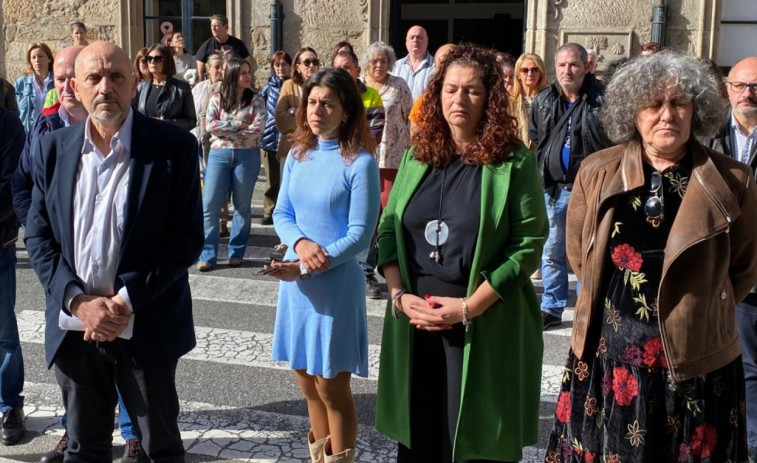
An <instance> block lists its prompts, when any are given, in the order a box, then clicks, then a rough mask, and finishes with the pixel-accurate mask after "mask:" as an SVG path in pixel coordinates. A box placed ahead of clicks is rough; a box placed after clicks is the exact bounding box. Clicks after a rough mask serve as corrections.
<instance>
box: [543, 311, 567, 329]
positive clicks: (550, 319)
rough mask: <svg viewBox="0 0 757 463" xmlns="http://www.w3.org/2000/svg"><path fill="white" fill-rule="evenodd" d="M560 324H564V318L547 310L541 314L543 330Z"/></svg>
mask: <svg viewBox="0 0 757 463" xmlns="http://www.w3.org/2000/svg"><path fill="white" fill-rule="evenodd" d="M560 325H562V318H560V317H557V316H555V315H551V314H548V313H547V312H542V314H541V327H542V330H547V329H549V328H552V327H555V326H560Z"/></svg>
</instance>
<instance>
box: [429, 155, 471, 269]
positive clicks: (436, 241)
mask: <svg viewBox="0 0 757 463" xmlns="http://www.w3.org/2000/svg"><path fill="white" fill-rule="evenodd" d="M448 167H449V166H447V167H445V168H444V170H442V187H441V189H440V190H439V218H438V219H436V220H430V221H429V222H428V223H427V224H426V229H425V231H424V237H425V238H426V242H427V243H428V244H430V245H432V246H434V250H433V251H431V254H429V256H428V257H429V258H430V259H431V260H433V261H434V262H436V263H437V264H441V263H442V261H443V260H444V258H443V257H442V245H443V244H444V243H446V242H447V239H449V226H448V225H447V224H446V223H444V221H443V220H442V214H444V211H445V209H446V208H447V204H444V179H445V176H446V174H447V168H448ZM467 173H468V170H467V169H465V170H463V172H462V174H461V175H460V179H459V180H458V181H457V184H456V185H455V187H454V188H452V191H450V196H451V195H452V194H453V193H454V192H455V191H456V190H457V187H459V186H460V184H461V183H462V181H463V178H464V177H465V174H467ZM448 203H449V200H448Z"/></svg>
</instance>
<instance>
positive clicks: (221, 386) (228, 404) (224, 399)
mask: <svg viewBox="0 0 757 463" xmlns="http://www.w3.org/2000/svg"><path fill="white" fill-rule="evenodd" d="M254 213H256V214H257V218H259V214H260V213H261V210H260V207H259V205H258V206H257V207H255V208H254ZM255 220H256V218H253V221H255ZM277 241H278V240H277V239H276V236H275V233H274V232H273V228H272V227H265V226H260V225H254V226H253V229H252V232H251V236H250V240H249V246H248V250H247V254H246V256H245V257H246V260H245V265H244V266H243V267H241V268H230V267H228V266H227V265H225V261H223V260H221V261H220V262H219V264H220V265H219V266H218V268H217V269H216V270H215V271H213V272H210V273H208V274H199V273H197V272H196V271H195V270H194V269H191V270H190V273H191V274H190V283H191V287H192V297H193V300H194V316H195V325H196V332H197V347H196V348H195V349H194V350H193V351H192V352H190V353H189V354H188V355H186V356H185V357H184V358H183V359H182V361H181V362H180V363H179V368H178V372H177V383H178V388H179V396H180V398H181V399H182V402H181V409H182V413H181V415H180V417H179V425H180V428H181V432H182V437H183V438H184V445H185V448H186V449H187V460H188V461H190V462H232V461H233V462H237V461H248V462H258V463H263V462H265V463H268V462H307V461H309V460H308V451H307V446H306V443H305V437H304V436H305V435H306V433H307V430H308V423H307V417H306V413H307V412H306V409H305V404H304V401H303V400H302V399H301V397H300V395H299V393H298V390H297V387H296V384H295V382H294V379H293V378H292V375H291V373H290V372H289V371H288V368H287V366H286V365H285V364H281V363H276V362H272V361H271V360H270V345H271V337H272V332H273V320H274V317H275V301H276V287H277V285H276V283H275V282H274V281H272V280H271V279H269V278H267V277H261V276H258V275H256V271H257V269H258V268H259V267H260V266H262V265H263V263H264V262H265V256H267V255H268V253H269V252H270V248H271V247H272V246H273V245H274V244H276V242H277ZM226 252H227V249H226V247H225V245H221V249H220V253H219V257H221V258H222V257H223V256H225V255H226ZM18 258H19V264H18V269H17V277H18V291H17V292H18V295H17V299H18V301H17V305H16V313H17V317H18V324H19V330H20V334H21V340H22V346H23V350H24V361H25V363H26V383H25V388H24V395H25V401H26V406H25V411H26V414H27V428H28V430H29V432H28V435H27V437H26V438H25V439H24V440H23V441H22V443H21V444H19V445H17V446H13V447H2V446H0V460H4V461H27V462H33V461H39V458H40V456H41V455H42V454H44V453H45V452H47V451H48V450H50V449H52V447H53V446H54V445H55V443H56V442H57V440H58V439H59V438H60V436H61V435H62V433H63V431H62V429H61V427H60V416H61V414H62V412H63V408H62V405H61V402H60V391H59V389H58V387H57V385H56V383H55V378H54V375H53V374H52V372H50V371H48V370H47V369H46V368H45V365H44V350H43V345H42V343H43V335H44V312H43V310H44V296H43V294H42V289H41V287H40V285H39V283H38V281H37V278H36V276H35V275H34V273H33V271H32V269H31V266H30V264H29V261H28V257H27V254H26V251H25V249H24V248H23V244H20V246H19V250H18ZM537 286H538V284H537ZM574 286H575V283H574V282H571V288H573V287H574ZM383 313H384V302H383V301H368V328H369V330H368V331H369V344H370V345H369V360H370V372H369V377H368V378H367V379H362V378H355V379H354V380H353V393H354V394H355V400H356V404H357V407H358V415H359V420H360V430H359V437H358V439H359V442H358V450H359V453H358V457H357V459H356V461H358V462H366V463H367V462H375V463H393V462H394V461H395V460H394V454H395V448H396V444H395V443H394V442H392V441H390V440H389V439H387V438H386V437H384V436H382V435H381V434H379V433H378V432H377V431H376V430H375V429H374V428H373V426H372V423H373V419H374V402H375V392H376V376H377V372H378V359H379V353H380V349H381V347H380V341H381V326H382V322H383ZM563 318H564V320H565V323H564V324H563V326H562V327H561V328H560V329H555V330H552V331H548V332H547V333H545V336H544V343H545V353H544V366H543V370H542V371H543V375H542V386H541V395H542V404H541V413H540V433H539V434H540V439H539V444H538V445H537V446H535V447H529V448H526V449H524V459H523V460H522V461H523V462H529V463H531V462H534V463H535V462H537V461H540V457H541V455H542V453H543V450H541V449H542V448H543V447H544V445H545V444H546V438H547V435H548V432H549V429H550V427H551V424H552V423H551V422H552V413H553V412H554V404H555V401H556V394H557V392H558V390H559V382H560V377H561V375H562V364H563V362H564V360H565V358H566V354H567V349H568V342H569V335H570V326H571V319H572V310H570V309H569V310H567V311H566V313H565V315H564V316H563ZM113 435H114V446H115V449H114V456H115V457H116V459H118V457H120V455H121V452H122V449H121V446H122V445H123V440H122V439H121V437H120V435H119V432H118V430H116V431H115V432H114V434H113Z"/></svg>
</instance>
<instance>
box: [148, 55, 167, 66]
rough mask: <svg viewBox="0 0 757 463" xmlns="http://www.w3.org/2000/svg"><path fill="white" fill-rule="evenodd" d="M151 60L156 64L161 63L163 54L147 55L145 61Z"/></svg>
mask: <svg viewBox="0 0 757 463" xmlns="http://www.w3.org/2000/svg"><path fill="white" fill-rule="evenodd" d="M150 61H152V62H153V63H155V64H160V63H162V62H163V57H162V56H152V55H147V56H145V62H148V63H149V62H150Z"/></svg>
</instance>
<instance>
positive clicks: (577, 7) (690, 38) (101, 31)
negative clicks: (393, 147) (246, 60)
mask: <svg viewBox="0 0 757 463" xmlns="http://www.w3.org/2000/svg"><path fill="white" fill-rule="evenodd" d="M210 1H211V3H210V4H211V5H212V7H213V8H218V9H224V8H225V11H224V13H225V14H226V15H227V16H228V17H229V20H230V32H231V34H232V35H235V36H237V37H240V38H241V39H242V40H244V41H245V42H246V43H247V44H248V47H249V48H250V51H251V53H252V56H253V58H254V60H255V62H256V63H257V64H258V68H257V71H256V75H257V77H258V79H259V80H262V79H264V78H265V77H267V76H268V75H269V72H270V69H269V67H268V63H267V57H268V56H269V54H270V52H271V50H270V40H271V39H270V31H271V23H270V19H269V11H270V5H271V3H272V1H277V2H279V4H281V5H282V7H283V14H284V16H283V18H284V19H283V45H284V49H286V50H287V51H289V52H290V53H292V54H293V52H294V51H296V50H297V49H298V48H299V47H300V46H303V45H308V46H312V47H313V48H315V49H316V50H317V51H318V52H319V54H320V55H321V56H325V55H326V54H327V53H328V51H329V50H330V48H331V46H332V45H333V44H334V43H336V42H337V41H339V40H349V41H350V42H352V43H353V44H354V45H355V47H356V49H357V51H358V53H360V52H361V51H362V50H364V49H365V47H366V46H367V45H368V44H369V43H371V42H372V41H375V40H383V41H385V42H388V43H391V44H393V45H394V46H395V49H396V50H397V54H398V55H399V56H402V55H404V54H405V50H404V31H405V29H406V28H407V26H408V25H409V24H413V23H420V24H426V23H424V21H428V24H430V25H432V26H433V27H436V29H434V31H436V32H435V33H434V34H433V36H432V44H431V48H432V49H433V48H434V45H435V44H439V43H443V42H446V41H448V40H449V39H452V40H454V39H459V38H466V35H465V34H466V33H468V34H471V33H474V32H475V33H477V34H479V35H477V36H476V37H477V39H478V41H481V40H482V39H481V38H482V37H484V39H483V40H484V41H486V40H488V38H490V39H491V40H490V42H491V43H496V41H497V38H498V37H499V34H503V33H504V32H503V30H504V29H507V30H509V31H510V34H511V36H510V37H515V39H516V40H512V39H511V40H510V42H508V44H507V45H506V48H509V50H510V51H511V52H512V53H515V54H517V53H520V52H523V51H527V52H535V53H538V54H540V55H542V56H546V57H549V56H551V55H552V54H553V53H554V51H555V49H556V47H557V46H559V44H560V43H563V42H566V41H575V42H579V43H581V44H584V45H586V46H588V47H591V48H594V49H595V50H597V51H598V52H599V56H600V60H599V65H600V69H601V68H603V67H604V66H605V65H606V64H607V63H608V62H610V61H612V60H614V59H617V58H620V57H622V56H634V55H636V54H638V53H639V51H640V47H641V44H643V43H645V42H648V41H650V38H651V27H652V26H651V16H652V9H653V7H654V6H655V5H656V4H658V3H661V0H503V1H501V2H493V1H492V0H478V1H479V2H480V3H476V0H210ZM424 1H425V2H427V3H422V2H424ZM730 1H731V0H667V1H666V2H664V3H666V7H667V25H666V41H665V42H666V43H665V45H666V46H669V47H671V48H674V49H679V50H685V51H688V52H690V53H693V54H696V55H698V56H702V57H709V58H712V59H714V60H715V61H716V62H718V41H719V35H720V29H721V26H723V24H724V20H722V18H721V16H722V15H723V12H724V11H725V10H728V7H727V6H725V7H724V5H725V4H726V2H730ZM163 3H171V4H177V5H178V4H182V5H184V6H186V7H187V8H190V9H191V8H192V6H191V5H192V4H193V2H191V1H189V0H172V1H171V2H161V1H160V0H34V1H30V0H0V30H1V31H2V35H0V75H3V76H7V78H8V79H9V80H12V79H15V78H16V77H18V76H19V75H21V73H22V72H23V69H24V68H25V67H26V64H25V62H24V57H25V51H26V47H27V46H28V44H29V43H30V42H35V41H43V42H46V43H48V44H49V45H50V46H51V48H52V49H53V50H55V49H58V48H59V47H60V46H61V45H64V44H66V43H67V42H69V41H70V39H69V24H70V22H71V21H74V20H77V19H78V20H82V21H84V22H85V23H86V24H87V26H88V28H89V32H88V33H89V37H90V39H105V40H111V41H114V42H116V43H118V44H119V45H121V46H122V47H124V48H125V49H126V50H127V51H129V52H130V53H132V54H133V53H134V52H136V50H138V49H139V48H140V47H142V46H143V44H144V43H145V40H146V38H147V36H148V35H149V34H146V29H149V27H146V19H145V16H146V15H145V9H146V8H156V6H155V5H158V6H160V5H161V4H163ZM195 3H196V2H195ZM744 3H750V2H744ZM148 4H150V5H151V6H147V5H148ZM724 8H725V10H724ZM731 13H732V14H733V12H731ZM753 13H754V14H753V17H751V20H752V22H751V23H749V20H750V18H746V19H747V21H746V23H747V24H752V29H755V28H757V11H754V12H753ZM184 14H190V16H191V11H190V12H189V13H187V12H186V11H184ZM748 14H751V13H748ZM748 14H747V15H748ZM477 15H478V16H477ZM492 18H494V19H492ZM497 18H500V19H497ZM502 18H504V19H502ZM739 19H740V20H743V19H744V18H743V17H742V18H739ZM498 20H506V21H509V22H508V23H507V24H509V25H515V26H516V27H515V28H514V29H515V30H514V32H515V34H514V35H512V32H513V30H512V29H513V28H512V27H507V28H502V27H498V26H497V22H496V21H498ZM445 21H446V22H445ZM466 21H467V22H466ZM465 24H468V26H467V27H468V28H467V29H465V30H464V31H463V32H460V33H459V34H457V35H456V32H455V28H456V27H458V25H460V28H461V30H463V29H464V26H465ZM471 24H473V25H474V28H471V27H470V25H471ZM479 24H480V25H481V26H480V27H478V30H474V29H475V26H477V25H479ZM501 24H505V23H501ZM445 25H446V26H445ZM518 25H520V26H521V29H518V27H517V26H518ZM445 27H446V29H445ZM486 27H489V28H490V29H491V30H489V31H487V30H486V29H485V28H486ZM438 31H443V32H441V33H440V32H438ZM148 32H149V31H148ZM444 32H447V37H439V36H440V35H444ZM193 45H194V48H197V46H199V43H194V44H193ZM190 51H191V50H190ZM546 61H547V62H548V63H549V62H550V61H551V60H550V59H547V60H546ZM719 64H721V65H726V66H728V65H730V64H732V63H719Z"/></svg>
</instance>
